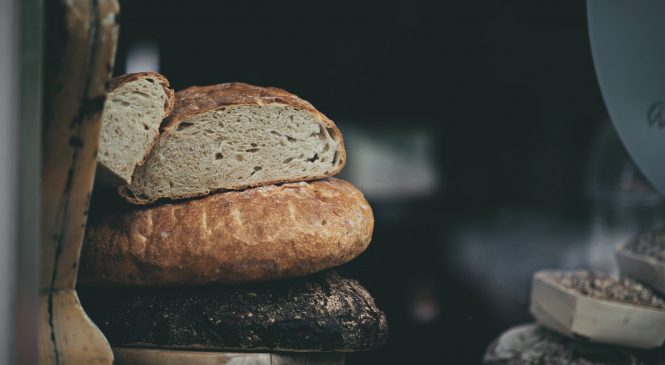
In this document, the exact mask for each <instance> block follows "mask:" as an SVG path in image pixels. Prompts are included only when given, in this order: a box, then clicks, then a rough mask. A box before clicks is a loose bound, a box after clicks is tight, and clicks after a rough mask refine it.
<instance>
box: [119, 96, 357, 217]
mask: <svg viewBox="0 0 665 365" xmlns="http://www.w3.org/2000/svg"><path fill="white" fill-rule="evenodd" d="M164 125H165V127H164V130H163V131H162V134H161V136H160V138H159V142H158V143H157V144H156V145H155V147H154V149H153V150H152V152H151V153H150V155H149V156H148V158H147V159H146V161H145V163H144V164H143V165H141V166H139V167H138V168H137V169H136V170H135V172H134V175H133V178H132V182H131V184H130V185H127V186H123V187H121V188H120V194H121V195H122V196H123V197H125V198H126V199H127V200H129V201H130V202H133V203H136V204H146V203H150V202H153V201H155V200H158V199H162V198H168V199H180V198H187V197H195V196H202V195H206V194H208V193H210V192H212V191H216V190H235V189H243V188H247V187H254V186H260V185H268V184H274V183H280V182H291V181H302V180H313V179H319V178H323V177H326V176H332V175H334V174H336V173H337V172H339V171H340V170H341V169H342V167H343V166H344V162H345V158H346V154H345V150H344V143H343V140H342V135H341V133H340V132H339V130H338V129H337V127H336V126H335V124H334V123H333V122H332V121H331V120H330V119H328V118H326V117H325V116H324V115H323V114H321V113H320V112H318V111H317V110H316V109H315V108H314V107H313V106H312V105H311V104H309V103H308V102H306V101H304V100H302V99H300V98H298V97H297V96H295V95H292V94H289V93H288V92H286V91H284V90H281V89H277V88H264V87H258V86H251V85H247V84H242V83H230V84H219V85H213V86H207V87H191V88H188V89H185V90H182V91H179V92H178V93H176V101H175V107H174V110H173V113H172V114H171V116H170V117H169V118H168V120H167V121H165V124H164Z"/></svg>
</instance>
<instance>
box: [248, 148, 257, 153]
mask: <svg viewBox="0 0 665 365" xmlns="http://www.w3.org/2000/svg"><path fill="white" fill-rule="evenodd" d="M258 151H259V149H258V148H249V149H246V150H245V152H250V153H254V152H258Z"/></svg>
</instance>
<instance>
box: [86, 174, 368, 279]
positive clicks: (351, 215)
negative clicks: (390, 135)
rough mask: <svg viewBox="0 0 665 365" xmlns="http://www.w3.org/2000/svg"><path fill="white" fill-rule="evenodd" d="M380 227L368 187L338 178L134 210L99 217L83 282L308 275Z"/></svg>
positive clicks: (346, 257)
mask: <svg viewBox="0 0 665 365" xmlns="http://www.w3.org/2000/svg"><path fill="white" fill-rule="evenodd" d="M373 228H374V217H373V215H372V210H371V208H370V206H369V204H368V203H367V201H366V200H365V198H364V197H363V195H362V193H361V192H360V191H358V189H356V188H355V187H354V186H353V185H351V184H350V183H348V182H346V181H343V180H340V179H335V178H328V179H324V180H319V181H314V182H309V183H306V182H301V183H290V184H284V185H280V186H276V185H270V186H264V187H259V188H254V189H248V190H243V191H231V192H226V193H219V194H214V195H210V196H207V197H205V198H202V199H197V200H189V201H185V202H181V203H177V204H163V205H158V206H153V207H147V208H139V209H136V208H134V209H128V210H125V211H124V212H121V213H119V214H117V213H115V214H107V215H106V216H105V217H100V219H94V220H92V222H91V223H90V226H89V228H88V231H87V237H86V242H85V244H84V247H83V250H82V253H81V273H80V280H81V282H83V283H95V284H99V285H150V286H164V285H188V284H205V283H241V282H254V281H264V280H272V279H279V278H285V277H295V276H302V275H307V274H311V273H315V272H318V271H321V270H324V269H326V268H330V267H334V266H338V265H341V264H344V263H346V262H348V261H350V260H352V259H353V258H355V257H356V256H358V255H359V254H360V253H362V252H363V251H364V250H365V249H366V248H367V245H368V244H369V242H370V240H371V236H372V231H373Z"/></svg>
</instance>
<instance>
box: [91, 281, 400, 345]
mask: <svg viewBox="0 0 665 365" xmlns="http://www.w3.org/2000/svg"><path fill="white" fill-rule="evenodd" d="M80 297H81V301H82V304H83V306H84V308H85V309H86V311H87V312H88V314H89V315H90V317H91V319H92V320H93V321H94V322H95V323H96V324H97V325H98V326H99V327H100V329H101V330H102V332H104V334H105V335H106V337H107V338H108V340H109V342H110V343H111V344H112V345H113V346H122V347H147V348H152V347H159V348H172V349H195V350H280V351H340V352H352V351H362V350H369V349H373V348H375V347H378V346H380V345H382V344H383V343H384V342H385V341H386V339H387V337H388V325H387V321H386V318H385V315H384V314H383V312H381V310H380V309H378V308H377V306H376V305H375V304H374V300H373V299H372V297H371V296H370V294H369V293H368V292H367V290H366V289H365V288H363V287H362V286H360V284H358V282H356V281H354V280H349V279H345V278H341V277H340V276H339V275H338V274H337V273H335V272H324V273H321V274H317V275H312V276H309V277H305V278H299V279H292V280H284V281H279V282H272V283H266V284H258V285H244V286H203V287H187V288H185V287H182V288H81V289H80Z"/></svg>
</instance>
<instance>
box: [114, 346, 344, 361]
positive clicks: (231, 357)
mask: <svg viewBox="0 0 665 365" xmlns="http://www.w3.org/2000/svg"><path fill="white" fill-rule="evenodd" d="M113 353H114V354H115V357H116V365H234V364H235V365H344V359H345V356H344V354H343V353H335V352H328V353H326V352H321V353H305V352H302V353H268V352H266V353H249V352H241V353H239V352H206V351H178V350H157V349H133V348H120V347H118V348H113Z"/></svg>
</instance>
